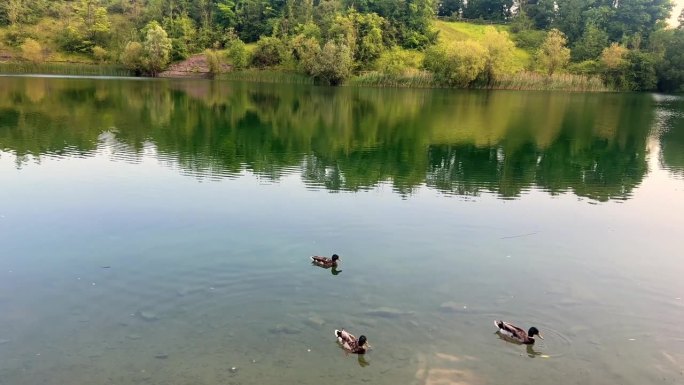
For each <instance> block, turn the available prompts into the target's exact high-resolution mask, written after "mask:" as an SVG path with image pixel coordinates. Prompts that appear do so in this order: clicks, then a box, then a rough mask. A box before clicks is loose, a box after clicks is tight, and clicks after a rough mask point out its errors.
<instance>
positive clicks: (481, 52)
mask: <svg viewBox="0 0 684 385" xmlns="http://www.w3.org/2000/svg"><path fill="white" fill-rule="evenodd" d="M486 56H487V50H486V49H485V48H484V47H482V45H480V44H479V43H477V42H474V41H457V42H454V43H452V44H450V45H448V46H447V45H438V46H435V47H432V48H430V49H428V50H427V51H426V52H425V60H424V62H423V66H424V67H425V69H427V70H428V71H430V72H432V73H433V74H434V77H435V81H437V82H438V83H440V84H444V85H447V86H458V87H468V86H469V85H470V84H471V83H472V82H473V81H474V80H475V79H476V78H477V77H478V76H479V75H480V73H482V71H483V70H484V69H485V65H486Z"/></svg>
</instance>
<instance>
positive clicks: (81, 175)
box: [0, 77, 684, 385]
mask: <svg viewBox="0 0 684 385" xmlns="http://www.w3.org/2000/svg"><path fill="white" fill-rule="evenodd" d="M683 198H684V100H683V99H682V98H679V97H667V96H661V95H647V94H640V95H627V94H619V95H617V94H564V93H534V92H459V91H443V90H376V89H329V88H308V87H307V88H300V87H293V86H275V85H257V84H241V83H219V82H214V83H212V82H208V81H141V80H138V81H136V80H112V79H109V80H92V79H59V78H31V77H1V78H0V384H2V385H24V384H26V385H36V384H89V385H100V384H109V385H119V384H121V385H123V384H173V385H175V384H178V385H190V384H192V385H198V384H199V385H203V384H206V385H225V384H254V385H257V384H259V385H268V384H284V383H290V384H333V383H340V384H361V383H373V384H444V385H449V384H453V385H455V384H502V383H507V384H530V383H540V384H650V383H679V384H681V383H682V382H683V381H684V337H683V336H682V334H681V330H682V326H681V325H682V320H683V319H684V280H682V276H684V255H683V253H682V250H684V238H683V237H682V230H683V229H684V215H682V214H684V199H683ZM332 253H338V254H340V255H341V257H342V265H341V267H340V270H341V271H340V272H339V274H337V275H334V274H331V271H330V270H325V269H320V268H316V267H313V266H311V265H310V264H309V263H308V260H307V258H308V256H309V255H312V254H319V255H330V254H332ZM494 319H505V320H508V321H511V322H514V323H517V324H519V325H520V326H522V327H524V328H528V327H529V326H537V327H538V328H539V329H540V330H541V331H542V334H543V335H544V336H545V340H543V341H540V343H538V344H537V345H535V346H534V347H533V348H532V349H526V347H525V346H518V345H513V344H511V343H508V342H505V341H503V340H501V339H499V338H498V337H497V335H495V334H494V331H495V329H494V326H493V323H492V321H493V320H494ZM341 327H344V328H347V329H348V330H350V331H351V332H353V333H356V334H357V335H358V334H365V335H366V336H368V339H369V341H370V342H371V344H372V345H373V347H374V350H373V351H371V352H370V353H369V354H368V355H366V357H365V358H364V359H362V360H359V359H357V357H355V356H345V355H344V353H343V352H342V350H340V348H339V347H338V346H337V345H336V344H335V342H334V338H333V334H332V331H333V329H335V328H341Z"/></svg>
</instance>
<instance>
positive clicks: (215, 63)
mask: <svg viewBox="0 0 684 385" xmlns="http://www.w3.org/2000/svg"><path fill="white" fill-rule="evenodd" d="M204 57H205V58H206V60H207V65H208V66H209V73H210V74H212V75H216V74H218V73H220V72H221V62H220V61H219V57H218V55H216V51H213V50H210V49H207V50H205V51H204Z"/></svg>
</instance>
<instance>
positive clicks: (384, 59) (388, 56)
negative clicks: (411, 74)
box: [375, 47, 420, 77]
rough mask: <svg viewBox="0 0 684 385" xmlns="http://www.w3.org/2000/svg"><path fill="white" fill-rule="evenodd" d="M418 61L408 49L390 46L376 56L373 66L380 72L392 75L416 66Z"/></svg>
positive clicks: (418, 63)
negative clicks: (378, 56)
mask: <svg viewBox="0 0 684 385" xmlns="http://www.w3.org/2000/svg"><path fill="white" fill-rule="evenodd" d="M419 66H420V61H419V59H418V58H417V57H416V55H414V54H412V53H411V52H410V51H407V50H404V49H401V48H399V47H392V48H391V49H389V50H387V51H385V52H384V53H383V54H382V55H381V56H380V58H378V60H377V62H376V64H375V68H376V69H377V70H378V71H379V72H380V73H382V74H387V75H390V76H392V77H396V76H399V75H404V74H406V73H407V72H408V71H409V70H410V69H412V68H418V67H419Z"/></svg>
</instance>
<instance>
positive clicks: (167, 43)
mask: <svg viewBox="0 0 684 385" xmlns="http://www.w3.org/2000/svg"><path fill="white" fill-rule="evenodd" d="M143 49H144V52H145V70H146V71H147V72H148V73H149V74H151V75H152V76H156V75H157V74H158V73H159V72H161V71H162V70H164V69H165V68H166V66H167V65H168V64H169V59H170V55H171V39H169V37H168V35H167V34H166V31H164V29H163V28H162V27H161V26H160V25H159V24H157V23H150V24H149V25H148V29H147V34H146V36H145V41H144V42H143Z"/></svg>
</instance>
